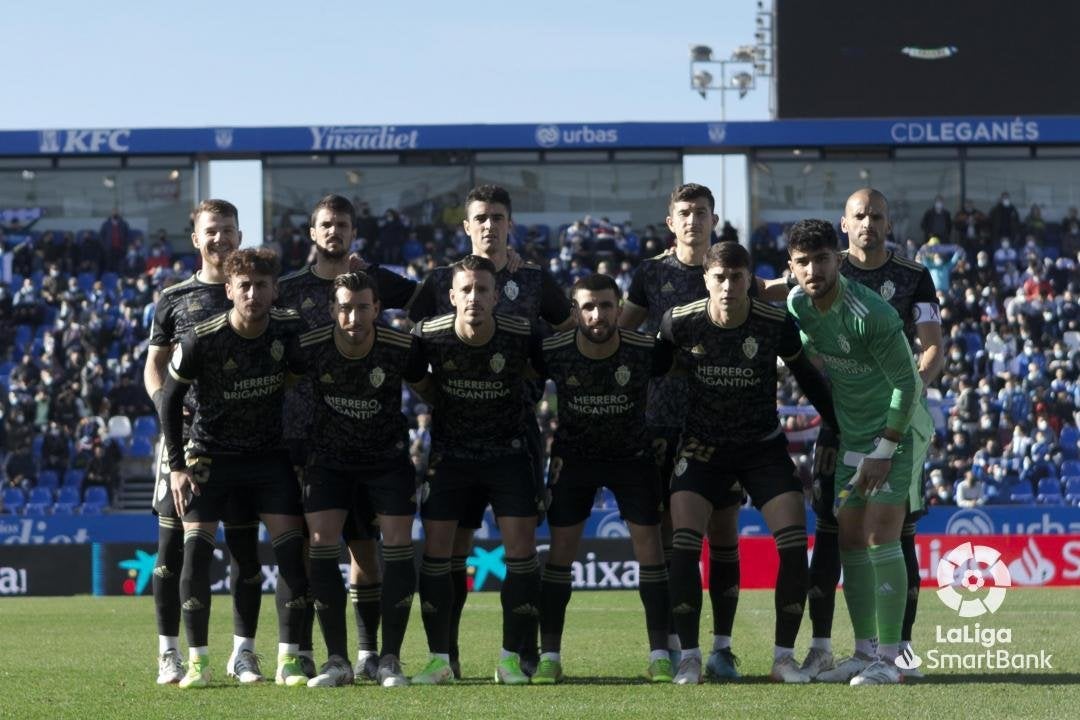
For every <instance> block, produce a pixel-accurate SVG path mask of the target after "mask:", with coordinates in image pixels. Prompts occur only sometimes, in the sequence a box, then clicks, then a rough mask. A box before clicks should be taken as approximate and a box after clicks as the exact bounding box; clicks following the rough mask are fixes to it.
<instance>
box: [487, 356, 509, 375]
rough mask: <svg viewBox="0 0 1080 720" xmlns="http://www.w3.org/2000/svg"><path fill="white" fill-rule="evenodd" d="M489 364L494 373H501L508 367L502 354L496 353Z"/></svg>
mask: <svg viewBox="0 0 1080 720" xmlns="http://www.w3.org/2000/svg"><path fill="white" fill-rule="evenodd" d="M489 364H490V365H491V370H492V371H493V372H497V373H501V372H502V371H503V368H504V367H506V358H504V357H503V355H502V353H495V354H494V355H492V356H491V362H490V363H489Z"/></svg>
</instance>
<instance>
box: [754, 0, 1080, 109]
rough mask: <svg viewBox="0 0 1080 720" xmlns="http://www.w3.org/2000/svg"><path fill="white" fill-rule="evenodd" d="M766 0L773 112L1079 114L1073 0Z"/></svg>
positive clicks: (1078, 38)
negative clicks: (772, 22) (773, 62)
mask: <svg viewBox="0 0 1080 720" xmlns="http://www.w3.org/2000/svg"><path fill="white" fill-rule="evenodd" d="M774 2H775V7H776V11H777V20H776V44H777V71H778V77H777V113H778V115H779V117H781V118H827V117H913V116H942V115H969V116H970V115H1080V93H1078V92H1076V91H1075V90H1074V88H1073V86H1074V84H1075V82H1076V79H1077V75H1078V73H1080V3H1074V2H1046V1H1045V0H1044V1H1041V2H1040V1H1039V0H1036V1H1035V2H1017V1H1016V0H903V1H902V2H901V1H899V0H894V1H893V2H865V0H828V2H817V1H815V0H774Z"/></svg>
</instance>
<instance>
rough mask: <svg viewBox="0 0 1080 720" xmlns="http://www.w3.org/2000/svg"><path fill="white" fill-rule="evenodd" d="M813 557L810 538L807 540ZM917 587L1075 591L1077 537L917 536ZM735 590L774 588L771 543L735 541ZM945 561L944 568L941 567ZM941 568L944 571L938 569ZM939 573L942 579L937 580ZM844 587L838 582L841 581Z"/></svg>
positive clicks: (1079, 555) (1079, 558) (705, 567)
mask: <svg viewBox="0 0 1080 720" xmlns="http://www.w3.org/2000/svg"><path fill="white" fill-rule="evenodd" d="M809 542H810V551H811V554H812V553H813V545H814V538H813V537H810V538H809ZM915 543H916V549H917V551H918V555H919V572H920V574H921V575H922V587H926V588H938V587H942V586H944V585H947V584H950V583H949V582H947V580H948V578H949V577H951V578H952V584H962V583H963V582H964V574H965V571H966V570H973V569H977V570H978V571H979V573H978V574H981V575H984V576H987V577H989V576H992V577H993V578H994V580H995V581H996V584H997V585H1003V584H1005V583H1004V582H1003V581H1007V582H1008V584H1010V585H1013V586H1028V587H1034V586H1064V585H1080V535H918V536H917V537H916V538H915ZM739 561H740V563H739V564H740V566H741V570H740V577H741V579H740V586H741V587H742V588H743V589H746V590H751V589H761V588H773V587H775V586H776V571H777V568H778V567H779V564H780V561H779V558H778V557H777V555H776V546H775V545H774V544H773V540H772V538H765V537H743V538H741V539H740V540H739ZM943 561H944V562H943ZM943 568H944V569H943ZM701 571H702V572H701V575H702V582H703V584H704V586H705V587H708V586H709V546H708V544H707V543H706V544H705V545H703V547H702V550H701ZM939 573H944V574H942V575H941V576H940V578H939ZM841 583H843V578H841Z"/></svg>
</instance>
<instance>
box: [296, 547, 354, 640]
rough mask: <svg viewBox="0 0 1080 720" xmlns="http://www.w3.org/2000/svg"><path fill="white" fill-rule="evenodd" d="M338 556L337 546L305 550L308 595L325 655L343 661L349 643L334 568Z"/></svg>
mask: <svg viewBox="0 0 1080 720" xmlns="http://www.w3.org/2000/svg"><path fill="white" fill-rule="evenodd" d="M340 554H341V549H340V548H339V547H338V546H337V545H312V546H311V547H310V548H308V565H309V566H310V568H311V593H312V595H314V597H315V602H314V603H312V604H313V605H314V606H315V613H316V614H317V615H318V617H319V627H320V628H322V634H323V639H324V640H325V641H326V654H327V656H330V655H337V656H338V657H341V658H347V657H349V643H348V637H347V636H348V630H347V629H346V627H345V585H344V583H343V582H342V581H341V568H340V566H339V565H338V556H339V555H340ZM300 649H301V650H304V649H305V648H303V647H301V648H300Z"/></svg>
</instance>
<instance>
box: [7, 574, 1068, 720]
mask: <svg viewBox="0 0 1080 720" xmlns="http://www.w3.org/2000/svg"><path fill="white" fill-rule="evenodd" d="M58 571H59V570H58ZM1077 599H1078V594H1077V592H1076V591H1075V590H1070V589H1023V590H1020V589H1018V590H1011V591H1010V592H1009V595H1008V597H1007V598H1006V600H1005V604H1004V605H1003V606H1002V608H1001V609H1000V610H999V611H998V612H997V613H996V614H995V615H993V616H986V617H983V618H980V621H981V622H980V624H981V625H982V626H984V627H995V628H1006V627H1007V628H1010V629H1011V630H1012V645H1011V646H1004V647H1009V648H1010V649H1011V650H1012V651H1014V652H1034V653H1037V652H1038V651H1039V650H1046V651H1047V652H1050V653H1053V661H1052V662H1053V667H1054V669H1053V670H1051V671H1043V672H1029V673H1022V672H1015V673H1009V672H993V671H987V670H981V671H980V670H971V671H966V670H956V671H951V672H948V671H944V670H937V671H933V672H931V673H930V674H929V675H928V677H927V679H926V680H924V681H922V682H921V683H918V684H908V685H902V686H898V687H877V688H850V687H846V686H832V685H809V686H777V685H772V684H770V683H768V682H767V681H766V680H765V677H764V676H765V675H766V674H767V673H768V670H769V666H770V663H771V660H772V627H773V610H772V595H771V593H769V592H762V591H746V592H743V594H742V597H741V599H740V604H739V614H738V618H737V620H736V625H735V632H734V636H735V644H734V645H735V646H734V649H735V651H736V653H737V654H738V655H739V657H740V659H741V662H742V664H741V669H742V671H743V674H744V676H745V677H744V679H743V680H742V681H740V682H737V683H734V684H727V685H703V686H700V687H675V686H652V685H649V684H648V683H646V682H645V681H644V679H643V677H642V672H643V671H644V669H645V665H646V655H647V653H646V648H645V641H644V628H643V623H642V614H641V607H640V604H639V602H638V598H637V594H636V593H632V592H579V593H576V594H575V595H574V598H573V600H572V601H571V605H570V611H569V613H568V617H567V632H566V636H565V639H564V643H563V666H564V668H565V669H566V672H567V674H568V675H569V679H568V681H567V682H566V683H564V684H561V685H557V686H554V687H551V686H549V687H524V688H508V687H503V686H495V685H493V684H492V682H491V674H492V672H493V670H494V667H495V662H496V659H497V653H498V647H499V633H500V630H499V629H500V613H499V598H498V595H497V594H490V593H479V594H476V595H473V596H472V597H471V598H470V599H469V604H468V606H467V607H466V610H465V618H464V621H463V625H462V633H463V638H462V639H463V642H462V646H463V670H464V673H465V675H466V677H467V680H466V681H464V682H462V683H459V684H458V685H457V686H455V687H427V688H421V687H410V688H395V689H384V688H380V687H376V686H374V685H371V684H367V685H363V686H357V687H354V688H343V689H322V690H308V689H307V688H289V689H286V688H279V687H275V686H274V685H273V684H272V683H270V684H264V685H261V686H257V687H244V688H241V687H238V686H237V685H236V684H235V683H233V682H232V681H228V680H226V679H225V673H224V667H223V666H224V662H225V659H226V656H227V652H228V649H229V647H230V645H231V639H230V638H231V636H230V629H231V615H230V607H229V600H228V598H226V597H223V596H216V597H215V599H214V600H215V602H214V608H213V619H212V623H211V630H212V635H211V652H212V656H211V658H212V662H213V669H214V677H215V682H214V684H213V686H212V687H211V688H209V689H207V690H198V691H196V690H189V691H180V690H178V689H177V688H175V687H164V688H159V687H157V686H156V685H154V677H155V675H156V671H157V670H156V662H155V657H154V655H155V652H156V649H157V648H156V642H157V640H156V631H155V628H154V614H153V605H152V601H151V600H150V598H149V597H138V598H117V597H113V598H91V597H76V598H29V599H28V598H19V599H12V598H5V599H4V600H2V601H0V717H12V718H38V717H40V718H83V719H85V720H91V719H95V718H114V717H115V718H120V717H133V718H140V720H142V719H144V718H152V717H169V718H188V719H190V720H204V719H207V718H218V717H237V718H239V717H244V718H251V717H270V718H292V717H304V718H308V717H336V718H349V720H355V719H357V718H392V717H427V718H431V717H454V718H480V717H493V718H495V717H498V718H523V719H524V718H529V719H531V718H548V717H566V718H575V720H589V718H593V717H595V718H608V717H641V718H663V719H665V720H666V719H676V718H678V719H682V718H713V717H720V716H724V717H751V716H753V717H756V718H760V719H761V720H766V719H767V720H773V719H774V718H788V717H815V718H830V717H845V718H905V719H906V718H920V719H921V718H934V719H935V720H936V719H937V718H947V717H963V718H996V717H1006V716H1013V717H1024V718H1035V717H1060V718H1074V717H1080V675H1077V674H1076V671H1077V668H1078V667H1080V652H1078V651H1077V649H1076V645H1077V643H1076V639H1077V634H1078V633H1077V623H1076V607H1077ZM707 604H708V603H707V601H706V605H707ZM349 622H350V623H351V622H352V619H351V617H350V620H349ZM261 623H262V630H261V632H260V634H261V635H262V637H261V638H260V639H259V645H260V650H261V651H262V653H264V655H265V657H266V658H267V660H266V663H265V664H266V668H264V669H266V670H269V672H270V673H272V671H273V656H274V654H275V652H274V649H275V647H276V645H275V643H274V640H275V637H274V634H275V629H276V623H275V619H274V603H273V598H272V597H271V596H266V597H265V598H264V602H263V616H262V621H261ZM710 623H711V619H710V618H709V617H708V612H706V617H703V618H702V631H703V635H702V637H703V639H704V640H705V641H706V647H707V642H708V638H707V636H706V635H705V633H707V632H708V631H709V628H710V627H711V625H710ZM938 624H942V625H943V626H945V627H953V626H958V625H960V624H961V623H960V622H959V621H958V620H957V618H956V617H955V615H953V614H952V613H951V611H949V610H948V609H947V608H945V607H944V605H942V604H941V603H940V602H939V601H938V600H937V598H936V597H935V596H934V594H933V593H930V592H924V593H923V597H922V603H921V607H920V613H919V623H918V625H917V627H916V634H915V635H916V636H915V646H916V649H917V650H918V651H919V652H920V653H922V654H923V655H924V656H925V655H926V651H927V650H929V649H930V648H932V647H942V646H939V645H937V643H935V641H934V638H935V626H936V625H938ZM971 624H972V625H973V624H974V623H971ZM848 628H849V624H848V622H847V618H846V611H845V610H844V607H843V598H842V596H838V600H837V619H836V633H835V636H836V637H835V640H834V644H835V646H836V649H837V650H838V651H840V652H850V650H851V633H850V630H849V629H848ZM350 630H352V628H350ZM316 634H317V631H316ZM809 634H810V633H809V623H808V621H806V622H805V623H804V625H803V630H802V632H801V633H800V638H799V639H800V642H799V647H798V648H797V650H796V653H797V655H798V656H799V657H800V658H801V656H802V655H803V654H804V652H805V649H806V645H807V643H808V637H809ZM318 644H319V639H318V638H317V639H316V647H317V648H318ZM978 649H979V648H971V647H967V646H965V647H964V648H963V650H962V651H963V652H969V651H975V650H978ZM317 656H321V652H317ZM404 656H405V657H404V659H405V661H406V663H407V665H406V673H407V674H411V673H414V672H416V671H418V670H419V669H420V667H422V665H423V661H424V660H425V659H426V652H425V646H424V640H423V627H422V625H421V623H420V618H419V615H418V614H416V612H415V606H414V615H413V618H412V622H411V624H410V629H409V634H408V638H407V640H406V647H405V649H404Z"/></svg>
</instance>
